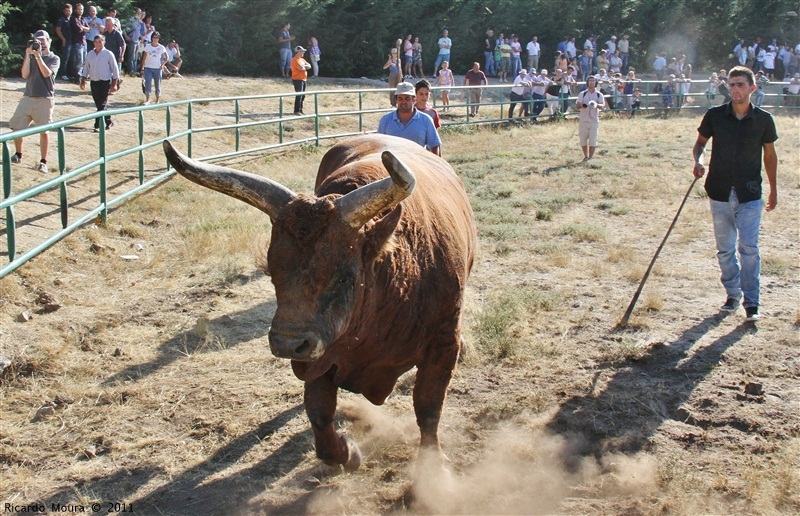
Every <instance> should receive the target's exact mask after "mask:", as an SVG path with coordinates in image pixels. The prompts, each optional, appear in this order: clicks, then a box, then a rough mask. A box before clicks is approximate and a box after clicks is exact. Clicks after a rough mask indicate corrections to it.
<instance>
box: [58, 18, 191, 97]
mask: <svg viewBox="0 0 800 516" xmlns="http://www.w3.org/2000/svg"><path fill="white" fill-rule="evenodd" d="M99 14H100V13H98V11H97V7H96V6H95V5H90V6H88V7H87V8H86V9H85V11H84V6H83V4H81V3H76V4H75V5H74V6H73V5H72V4H64V5H63V7H62V15H61V17H59V19H58V20H57V21H56V24H55V27H56V30H55V32H56V36H57V40H58V42H59V43H60V45H59V46H60V48H59V50H60V54H61V56H60V57H61V66H60V68H59V72H58V78H59V79H60V80H62V81H70V82H74V83H78V82H79V81H80V79H81V77H86V75H84V72H85V70H84V63H85V61H86V56H87V53H88V52H89V51H90V50H91V49H92V48H93V47H94V41H95V39H96V38H97V37H98V36H103V38H104V46H105V48H106V49H108V50H109V51H111V52H112V53H113V54H114V58H115V60H116V62H117V65H118V71H119V73H120V74H127V75H129V76H132V77H144V78H145V88H144V91H143V93H145V98H146V100H145V101H146V102H147V100H149V99H148V97H149V96H150V91H151V90H152V88H153V85H155V89H156V97H159V96H160V94H161V79H162V77H163V78H170V77H182V75H181V73H180V68H181V65H182V64H183V59H182V57H181V49H180V46H179V45H178V43H177V42H176V41H175V40H174V39H170V40H169V41H168V42H167V41H166V38H164V37H163V36H162V35H161V34H160V33H159V32H158V31H157V30H156V27H155V25H153V17H152V15H151V14H148V13H146V12H145V11H143V10H142V9H140V8H138V7H137V8H135V11H134V14H133V15H132V16H131V17H130V18H129V19H127V20H125V21H124V22H122V21H120V19H119V18H117V10H116V8H114V7H110V8H108V9H107V10H106V11H105V12H104V13H103V17H101V16H99ZM154 36H155V39H156V40H157V41H156V42H155V43H154V41H153V39H154ZM165 42H166V45H164V43H165ZM145 65H146V66H145ZM148 69H149V70H150V71H148ZM122 82H123V81H122V80H121V79H120V81H119V83H118V87H119V86H121V85H122ZM111 93H113V91H112V92H111Z"/></svg>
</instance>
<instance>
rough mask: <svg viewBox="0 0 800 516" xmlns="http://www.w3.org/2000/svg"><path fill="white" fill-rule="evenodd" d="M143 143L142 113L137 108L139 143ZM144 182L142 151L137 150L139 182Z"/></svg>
mask: <svg viewBox="0 0 800 516" xmlns="http://www.w3.org/2000/svg"><path fill="white" fill-rule="evenodd" d="M142 143H144V113H142V111H141V110H139V145H140V146H141V145H142ZM142 183H144V151H143V150H141V149H140V150H139V184H142Z"/></svg>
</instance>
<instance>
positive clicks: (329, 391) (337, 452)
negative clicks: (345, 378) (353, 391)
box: [303, 372, 361, 471]
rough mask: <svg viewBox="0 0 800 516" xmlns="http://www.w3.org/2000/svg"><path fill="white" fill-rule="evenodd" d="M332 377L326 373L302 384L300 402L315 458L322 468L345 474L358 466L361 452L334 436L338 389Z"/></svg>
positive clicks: (344, 439)
mask: <svg viewBox="0 0 800 516" xmlns="http://www.w3.org/2000/svg"><path fill="white" fill-rule="evenodd" d="M332 376H333V375H332V373H330V372H329V373H327V374H325V375H323V376H321V377H319V378H317V379H316V380H314V381H312V382H306V386H305V394H304V396H303V399H304V403H305V407H306V414H307V415H308V419H309V421H310V422H311V429H312V430H313V431H314V448H315V449H316V451H317V458H318V459H319V460H321V461H322V462H324V463H325V464H327V465H329V466H339V465H342V466H344V468H345V469H346V470H347V471H355V470H356V469H358V468H359V466H361V452H360V451H359V449H358V446H356V444H355V443H354V442H353V441H352V440H350V439H349V438H347V437H346V436H344V435H339V434H338V433H336V429H335V428H334V426H333V418H334V416H335V414H336V394H337V392H338V390H339V389H338V387H336V384H334V383H333V378H332Z"/></svg>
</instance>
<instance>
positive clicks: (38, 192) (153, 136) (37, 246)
mask: <svg viewBox="0 0 800 516" xmlns="http://www.w3.org/2000/svg"><path fill="white" fill-rule="evenodd" d="M655 84H656V83H654V82H647V81H643V82H642V83H641V86H642V87H643V92H642V106H641V108H642V110H644V111H652V110H658V109H661V107H660V103H659V102H660V101H659V99H660V98H661V94H659V93H654V92H652V90H653V88H654V86H655ZM698 84H702V83H698ZM512 86H513V85H511V84H503V85H491V86H485V87H483V88H482V90H483V98H482V99H481V103H480V107H481V110H482V113H481V116H480V117H475V116H472V115H470V107H471V105H470V102H469V95H468V94H467V93H466V90H469V89H470V87H458V86H456V87H451V88H449V89H450V90H451V92H461V93H462V94H463V98H464V99H466V100H461V99H458V98H453V97H458V96H460V94H458V93H457V94H455V95H452V94H451V99H452V100H454V101H455V102H451V104H450V110H451V111H450V113H449V114H448V115H446V116H444V117H443V120H442V125H443V126H445V127H446V126H451V125H460V124H487V123H490V124H492V123H505V122H508V121H509V120H508V117H507V113H506V110H507V108H508V106H509V100H508V99H507V96H508V95H507V94H508V91H509V89H510V88H511V87H512ZM433 90H434V94H433V95H432V100H433V103H434V107H439V108H441V105H440V104H439V102H440V100H439V95H437V91H436V90H437V88H433ZM391 91H393V90H391V89H388V88H383V89H367V90H338V89H337V90H325V91H307V92H305V93H304V94H305V95H306V97H307V98H306V105H307V106H310V105H313V110H310V114H308V115H303V116H294V115H291V114H289V113H290V112H291V108H290V106H291V103H293V102H294V97H295V96H296V95H298V94H296V93H293V92H292V93H280V94H270V95H253V96H242V97H219V98H204V99H191V100H182V101H176V102H168V103H164V104H156V105H150V106H138V107H132V108H124V109H114V110H109V111H104V112H102V113H91V114H87V115H83V116H79V117H75V118H70V119H68V120H62V121H59V122H54V123H51V124H48V125H46V126H39V127H31V128H28V129H24V130H21V131H16V132H11V133H5V134H3V135H0V145H1V146H2V160H3V163H2V181H3V199H2V201H1V202H0V213H2V210H5V237H6V247H7V253H8V263H7V264H5V265H4V266H2V268H0V278H2V277H3V276H5V275H7V274H9V273H10V272H12V271H14V270H16V269H17V268H18V267H20V266H21V265H23V264H24V263H26V262H27V261H28V260H30V259H31V258H33V257H35V256H36V255H38V254H39V253H41V252H43V251H44V250H45V249H47V248H48V247H50V246H51V245H53V244H54V243H56V242H58V241H60V240H61V239H63V238H64V237H66V236H67V235H69V234H70V233H72V232H73V231H75V230H76V229H77V228H79V227H81V226H83V225H84V224H86V223H87V222H90V221H92V220H94V219H96V218H98V217H99V218H100V219H101V220H102V221H105V220H106V218H107V216H108V211H109V209H111V208H113V207H115V206H117V205H119V204H121V203H123V202H125V201H126V200H128V199H130V198H131V197H133V196H135V195H138V194H141V193H142V192H145V191H147V190H148V189H150V188H152V187H154V186H155V185H157V184H159V183H161V182H163V181H165V180H166V179H168V178H170V177H172V175H174V174H175V171H174V170H173V169H171V168H170V167H169V165H168V163H167V162H166V160H165V159H164V156H163V154H162V153H161V151H160V146H161V143H162V142H163V141H164V140H165V139H169V140H185V145H186V149H185V151H186V153H187V154H188V155H189V156H192V155H193V151H194V147H195V140H196V139H197V138H199V137H201V136H202V135H203V134H204V133H211V132H214V133H220V132H223V133H230V134H231V136H232V145H231V146H230V147H232V149H230V150H227V149H226V150H227V152H221V153H216V154H214V153H203V154H204V155H203V156H199V157H194V158H195V159H198V160H201V161H208V160H219V159H223V158H232V157H236V156H240V155H244V154H249V153H261V152H265V151H268V150H272V149H277V148H281V147H287V146H291V145H299V144H316V145H318V144H319V143H320V141H322V140H325V139H331V138H342V137H346V136H353V135H357V134H362V133H364V132H372V131H374V129H375V127H377V123H378V119H379V117H380V116H382V115H383V114H384V113H386V112H388V111H390V110H391V109H390V108H389V107H388V106H387V104H388V102H386V100H387V99H388V95H389V93H390V92H391ZM687 98H690V99H692V102H691V105H688V104H687V105H685V106H684V109H707V108H708V107H709V105H710V104H711V102H712V101H711V100H710V99H707V98H706V96H705V93H700V92H695V93H690V94H689V95H688V96H687ZM698 99H699V100H698ZM718 99H719V97H718ZM783 99H784V96H783V95H780V94H769V95H767V97H766V102H765V105H767V106H782V102H783ZM459 100H461V101H459ZM549 100H551V101H553V100H554V99H549ZM556 100H557V99H556ZM563 100H566V102H568V104H569V106H570V108H569V109H567V111H566V112H564V113H563V116H564V117H574V116H575V115H577V113H578V111H577V109H575V107H574V100H575V97H570V98H568V99H563ZM695 100H697V101H695ZM792 100H793V99H792ZM559 102H560V101H559ZM226 103H227V104H232V112H230V114H229V115H226V116H229V117H232V123H221V124H207V125H201V126H197V125H196V124H195V123H194V122H193V120H194V118H195V116H196V113H197V112H198V110H208V109H209V108H210V107H213V108H216V107H217V106H220V105H223V104H226ZM716 103H719V100H717V101H716ZM784 104H785V102H784ZM243 106H244V107H243ZM254 106H255V107H254ZM791 107H794V108H796V107H797V106H794V105H792V106H791ZM495 109H496V110H497V111H494V110H495ZM493 112H494V113H496V116H494V115H493V114H492V113H493ZM225 113H226V114H227V113H229V112H228V111H227V110H226V111H225ZM487 113H488V116H487ZM105 115H109V116H113V117H115V118H119V117H125V116H130V117H135V124H120V123H117V125H116V126H115V127H116V129H114V133H113V134H114V140H113V141H116V140H117V139H118V138H119V135H120V134H126V135H127V136H128V137H131V136H133V138H134V141H133V145H130V146H123V147H122V148H120V146H119V145H116V146H115V145H111V141H110V140H109V135H108V134H107V132H106V129H105V124H103V123H100V125H99V134H98V135H97V141H96V157H94V158H92V157H88V156H89V154H90V153H89V152H88V151H87V150H86V149H85V148H84V145H83V144H82V146H81V149H80V152H79V155H78V156H68V152H67V149H70V148H71V145H72V140H73V139H75V138H77V137H76V136H75V135H74V134H73V133H77V134H82V135H85V133H87V132H88V129H87V130H83V129H82V126H84V125H87V124H88V123H94V121H95V119H96V118H98V117H102V116H105ZM218 116H222V115H218ZM547 116H549V112H548V111H547V109H545V110H543V111H542V114H541V115H540V118H546V117H547ZM245 118H253V120H252V121H244V120H243V119H245ZM331 120H343V121H344V122H342V123H336V122H331ZM162 124H163V125H162ZM133 125H135V129H136V131H135V133H133V131H132V129H133V127H132V126H133ZM179 125H180V126H181V128H180V130H178V131H177V132H175V131H173V128H175V127H178V126H179ZM342 126H344V127H342ZM126 127H127V128H129V129H126ZM252 130H256V132H255V134H252V135H249V137H248V138H247V139H248V140H249V142H250V144H251V145H250V146H248V145H246V142H244V141H243V136H244V135H247V134H248V131H252ZM44 131H49V132H53V133H55V134H56V136H57V149H58V150H57V156H58V176H56V177H53V178H51V179H45V180H43V181H42V182H36V183H35V184H32V185H27V186H25V187H23V189H22V191H20V192H19V193H14V190H15V188H14V185H15V176H14V174H13V171H12V166H11V159H10V157H11V149H10V145H13V140H14V139H16V138H22V137H31V136H35V135H38V134H40V133H42V132H44ZM258 131H260V132H258ZM83 138H84V139H85V136H84V137H83ZM84 143H85V142H84ZM93 145H94V144H93ZM243 147H246V148H243ZM151 149H152V152H151V153H150V154H151V156H146V154H147V153H148V150H151ZM204 150H207V148H206V147H205V146H204ZM152 156H155V157H152ZM146 158H147V159H146ZM70 161H78V162H80V163H79V164H71V163H70ZM114 162H118V163H119V164H120V166H122V167H123V168H124V169H125V170H133V169H135V170H136V171H137V175H136V180H135V183H136V184H135V186H133V187H132V188H129V189H126V190H125V191H122V192H118V191H113V192H112V191H111V190H112V189H111V188H110V187H109V170H108V169H109V166H110V164H112V163H114ZM148 162H149V163H150V167H151V168H147V166H146V165H147V163H148ZM153 162H155V163H156V164H155V165H153ZM17 170H19V169H17ZM94 174H97V175H98V177H99V184H98V187H97V191H96V192H95V193H94V194H93V195H92V197H93V198H96V204H90V206H89V207H88V208H85V209H83V210H78V209H76V208H75V203H74V202H73V203H71V201H70V199H69V195H68V194H69V189H68V186H69V185H70V182H74V181H79V180H85V179H86V178H87V176H90V175H91V176H93V175H94ZM17 183H18V184H19V183H21V181H19V180H17ZM55 189H58V212H59V215H60V224H59V226H60V227H59V229H57V230H54V231H52V232H50V233H48V234H46V235H45V236H43V237H40V238H35V239H34V242H33V243H30V245H29V247H28V248H27V249H25V250H24V251H23V252H19V249H18V244H17V241H18V238H17V236H18V231H19V229H20V227H19V226H18V220H17V214H16V208H17V206H19V205H20V204H21V203H23V202H26V201H31V200H32V199H34V198H37V197H39V196H43V195H45V194H48V193H49V194H50V195H52V191H54V190H55ZM74 212H78V213H77V217H76V216H75V213H74ZM71 219H73V220H71ZM23 226H24V224H23Z"/></svg>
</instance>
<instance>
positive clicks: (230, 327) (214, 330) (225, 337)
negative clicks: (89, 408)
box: [103, 300, 277, 385]
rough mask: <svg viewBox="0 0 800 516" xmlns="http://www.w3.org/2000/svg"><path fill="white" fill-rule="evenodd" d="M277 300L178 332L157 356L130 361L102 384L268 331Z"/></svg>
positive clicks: (145, 373)
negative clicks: (200, 327) (199, 326)
mask: <svg viewBox="0 0 800 516" xmlns="http://www.w3.org/2000/svg"><path fill="white" fill-rule="evenodd" d="M276 308H277V304H276V303H275V301H274V300H271V301H268V302H265V303H259V304H257V305H254V306H251V307H250V308H247V309H245V310H240V311H238V312H233V313H230V314H224V315H221V316H219V317H216V318H214V319H209V320H208V321H207V324H205V326H206V328H204V329H202V330H198V329H197V328H193V329H191V330H187V331H183V332H180V333H178V334H176V335H174V336H173V337H172V338H170V339H169V340H167V341H165V342H163V343H162V344H161V345H160V346H159V347H158V350H157V352H158V356H157V357H156V358H154V359H153V360H151V361H149V362H145V363H141V364H132V365H130V366H128V367H127V368H126V369H124V370H122V371H120V372H119V373H117V374H115V375H113V376H111V377H109V378H107V379H106V380H105V381H104V382H103V384H104V385H110V384H114V383H117V382H122V381H138V380H140V379H141V378H144V377H146V376H148V375H151V374H153V373H155V372H157V371H158V370H160V369H161V368H163V367H166V366H168V365H169V364H171V363H173V362H174V361H175V360H178V359H179V358H181V357H186V356H190V355H193V354H194V353H205V352H211V351H215V350H216V351H218V350H221V349H227V348H231V347H233V346H236V345H238V344H243V343H245V342H249V341H251V340H254V339H260V338H263V337H265V336H266V335H267V334H268V333H269V326H270V322H271V321H272V317H273V315H275V310H276Z"/></svg>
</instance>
